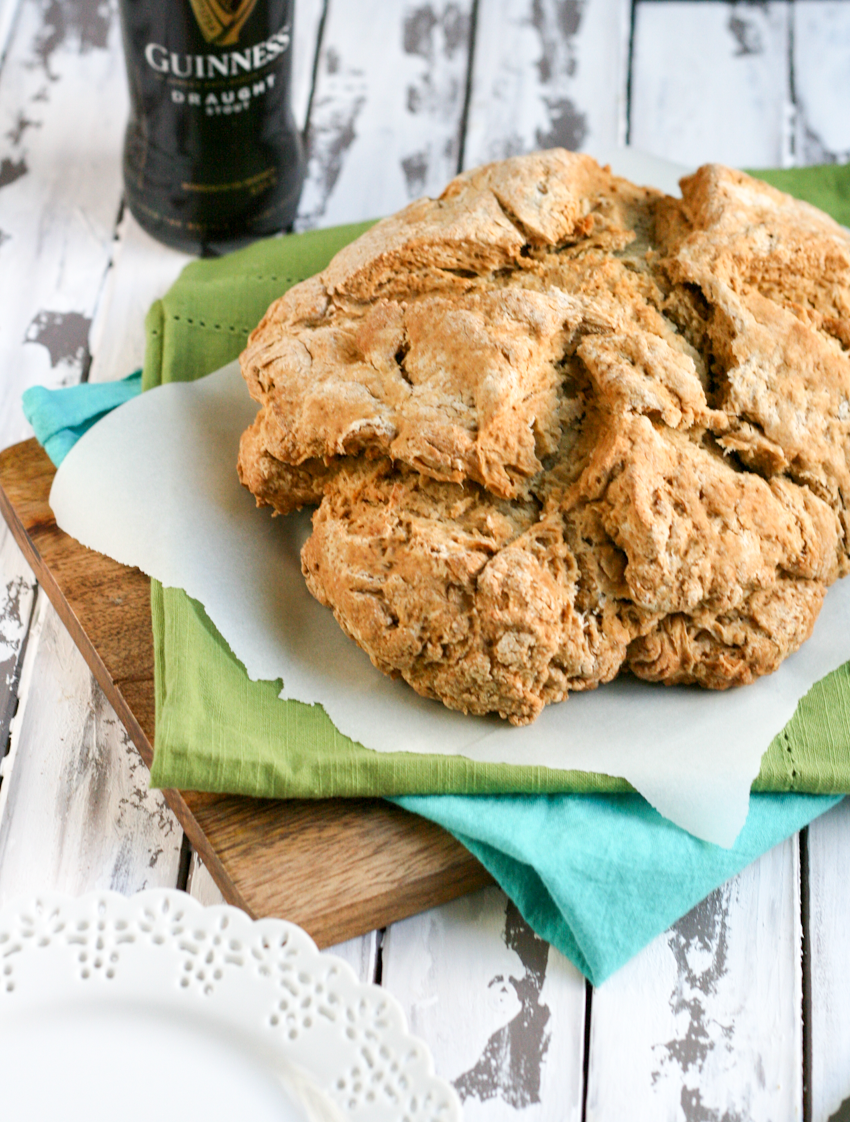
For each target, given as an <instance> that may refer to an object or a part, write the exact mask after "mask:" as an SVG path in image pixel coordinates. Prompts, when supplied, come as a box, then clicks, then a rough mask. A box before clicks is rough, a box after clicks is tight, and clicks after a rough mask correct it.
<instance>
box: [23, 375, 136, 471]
mask: <svg viewBox="0 0 850 1122" xmlns="http://www.w3.org/2000/svg"><path fill="white" fill-rule="evenodd" d="M141 388H142V372H141V370H136V371H135V372H134V373H133V374H129V375H128V376H127V377H126V378H123V379H122V380H121V381H118V382H84V383H83V384H82V385H80V386H68V387H66V388H64V389H61V390H48V389H45V387H44V386H32V387H31V388H30V389H28V390H24V394H23V397H22V398H21V403H22V405H23V407H24V416H25V417H26V419H27V420H28V421H29V423H30V424H31V425H32V427H33V429H34V430H35V435H36V439H37V440H38V442H39V444H40V445H41V446H42V447H43V448H44V450H45V452H46V453H47V454H48V456H49V457H50V459H51V460H52V461H53V463H54V464H55V466H56V467H59V465H60V464H61V463H62V461H63V460H64V459H65V457H66V456H67V454H68V453H69V452H70V450H71V449H72V448H73V447H74V445H75V444H76V443H77V441H78V440H79V439H80V437H81V436H82V435H83V433H84V432H88V430H89V429H90V428H91V427H92V425H94V424H96V423H97V422H98V421H99V420H100V418H101V417H103V416H105V415H106V414H107V413H109V412H110V411H111V410H112V409H115V407H116V406H118V405H123V404H124V402H125V401H129V400H130V398H131V397H135V396H136V394H137V393H139V392H140V390H141Z"/></svg>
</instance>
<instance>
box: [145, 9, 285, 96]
mask: <svg viewBox="0 0 850 1122" xmlns="http://www.w3.org/2000/svg"><path fill="white" fill-rule="evenodd" d="M291 41H292V36H291V34H290V25H289V24H285V25H284V26H283V27H282V28H281V29H280V30H279V31H276V32H275V34H274V35H272V36H270V37H269V38H268V39H264V40H263V41H262V42H260V43H254V44H253V45H252V46H250V47H246V48H245V49H244V50H241V51H239V50H235V51H224V52H220V53H218V54H203V55H201V54H193V55H190V54H180V53H178V52H177V51H170V50H168V48H167V47H165V46H163V45H162V44H161V43H148V44H147V45H146V46H145V51H144V57H145V62H146V63H147V65H148V66H149V67H150V69H151V70H153V71H154V72H155V73H156V74H157V75H160V76H161V77H162V78H164V79H165V80H166V81H167V82H168V84H169V85H170V86H171V100H172V101H173V102H174V104H175V105H187V106H190V107H195V108H196V109H199V110H201V111H202V112H204V113H205V114H206V116H208V117H218V116H222V115H224V116H229V115H230V114H232V113H239V112H241V111H242V110H243V109H245V108H247V106H248V104H249V103H250V101H251V100H252V99H253V98H256V97H261V96H262V95H263V94H265V93H267V92H268V91H269V90H271V89H272V88H273V86H274V82H275V74H274V64H275V63H276V62H277V61H278V60H279V59H280V57H281V56H282V55H283V54H285V53H286V51H288V50H289V46H290V43H291Z"/></svg>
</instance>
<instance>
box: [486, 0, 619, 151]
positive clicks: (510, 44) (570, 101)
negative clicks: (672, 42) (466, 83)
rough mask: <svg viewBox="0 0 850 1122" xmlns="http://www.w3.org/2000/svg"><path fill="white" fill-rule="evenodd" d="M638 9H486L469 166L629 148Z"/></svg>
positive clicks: (541, 1) (554, 2)
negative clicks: (632, 38)
mask: <svg viewBox="0 0 850 1122" xmlns="http://www.w3.org/2000/svg"><path fill="white" fill-rule="evenodd" d="M630 26H631V3H630V2H629V0H590V2H588V3H584V2H582V0H567V2H566V3H565V2H564V0H480V2H479V5H478V21H477V24H476V33H475V57H474V73H473V86H472V89H473V94H472V97H471V99H470V105H469V118H468V125H467V133H466V142H465V146H464V164H465V166H466V167H474V166H475V165H476V164H480V163H485V162H487V161H489V160H496V159H501V158H503V157H505V156H510V155H515V154H516V153H519V152H529V151H532V150H533V149H535V148H551V147H555V146H563V147H567V148H570V149H574V150H575V149H581V150H583V151H586V152H590V153H591V154H593V153H594V151H598V150H600V149H606V150H607V149H610V148H611V147H613V146H615V145H617V144H622V143H623V142H624V141H625V132H626V86H627V79H628V42H629V32H630Z"/></svg>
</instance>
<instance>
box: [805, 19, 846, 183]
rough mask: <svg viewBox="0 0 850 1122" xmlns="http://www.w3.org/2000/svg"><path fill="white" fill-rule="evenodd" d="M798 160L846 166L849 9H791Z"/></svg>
mask: <svg viewBox="0 0 850 1122" xmlns="http://www.w3.org/2000/svg"><path fill="white" fill-rule="evenodd" d="M793 20H794V92H795V96H796V105H797V114H796V126H797V128H796V156H797V163H799V164H823V163H833V162H837V163H846V162H847V161H848V160H850V114H848V112H847V108H848V106H850V65H848V60H850V5H848V4H846V3H844V0H806V2H805V3H798V4H795V5H794V10H793Z"/></svg>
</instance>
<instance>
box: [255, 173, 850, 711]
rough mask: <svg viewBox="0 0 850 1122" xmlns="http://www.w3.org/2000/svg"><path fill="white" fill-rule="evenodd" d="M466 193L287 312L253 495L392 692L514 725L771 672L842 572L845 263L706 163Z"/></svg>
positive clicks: (377, 230)
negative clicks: (627, 691)
mask: <svg viewBox="0 0 850 1122" xmlns="http://www.w3.org/2000/svg"><path fill="white" fill-rule="evenodd" d="M682 192H683V198H682V199H681V200H676V199H671V198H667V197H665V196H663V195H662V194H660V193H659V192H657V191H653V190H650V189H647V188H642V187H636V186H634V185H632V184H629V183H627V182H626V181H624V180H622V179H618V178H616V177H615V176H613V175H611V173H610V172H609V171H608V170H607V169H603V168H599V167H598V165H596V164H595V163H594V161H592V160H591V159H590V158H589V157H586V156H579V155H574V154H571V153H567V152H562V151H553V152H543V153H537V154H534V155H533V156H528V157H517V158H514V159H511V160H507V161H503V162H501V163H498V164H491V165H488V166H487V167H484V168H479V169H476V170H474V171H472V172H469V173H466V174H464V175H462V176H459V177H458V178H457V179H456V180H454V181H453V182H452V183H451V184H450V185H449V187H448V188H447V189H446V191H445V192H444V194H443V195H442V196H441V198H440V199H437V200H430V199H423V200H420V201H418V202H416V203H413V204H411V206H410V207H408V208H406V209H405V210H404V211H402V212H400V213H399V214H398V215H394V216H393V217H392V218H389V219H386V220H385V221H384V222H381V223H378V224H377V225H376V226H375V227H373V229H372V230H370V231H369V232H368V233H367V234H366V235H364V236H363V237H362V238H360V239H359V240H358V241H357V242H354V243H353V244H352V245H351V246H349V247H347V248H346V249H344V250H343V251H342V252H341V253H340V254H338V255H337V256H336V257H335V258H334V260H333V261H332V262H331V264H330V265H329V266H328V268H327V269H326V270H325V272H324V273H322V274H320V275H319V276H318V277H314V278H312V279H310V280H308V281H305V282H304V283H303V284H300V285H296V286H295V287H294V288H293V289H291V290H290V291H289V292H288V293H286V294H285V295H284V296H283V297H281V299H280V300H278V301H276V302H275V304H273V305H272V307H271V308H270V309H269V311H268V313H267V314H266V316H265V317H264V319H263V321H262V322H261V324H260V325H259V327H258V328H257V329H256V331H255V332H254V333H253V334H252V336H251V338H250V340H249V343H248V346H247V348H246V350H245V352H244V354H243V356H242V369H243V373H244V375H245V379H246V381H247V384H248V387H249V389H250V392H251V393H252V395H253V396H254V397H255V398H256V400H257V401H258V402H259V403H260V405H261V409H260V412H259V414H258V417H257V421H256V422H255V424H254V425H253V426H252V427H251V428H250V429H249V430H248V431H247V432H246V433H245V435H244V437H243V441H242V448H241V451H240V461H239V471H240V477H241V478H242V480H243V482H244V483H245V484H246V485H247V486H248V487H249V488H250V489H251V490H252V492H253V493H254V494H255V495H256V496H257V500H258V503H261V504H262V503H268V504H269V505H271V506H272V507H273V508H274V509H275V510H276V511H278V512H280V513H287V512H288V511H290V510H293V509H295V508H296V507H300V506H303V505H318V510H317V511H316V514H315V515H314V530H313V534H312V537H311V538H310V539H309V541H308V542H307V544H306V545H305V547H304V550H303V553H302V562H303V569H304V573H305V576H306V579H307V583H308V586H309V588H310V590H311V592H312V593H313V594H314V595H315V596H316V597H317V598H318V599H319V600H320V601H321V602H322V603H324V604H327V605H328V606H329V607H331V608H332V609H333V611H334V613H335V615H336V617H337V619H338V620H339V622H340V624H341V626H342V627H343V629H344V630H345V631H346V632H347V633H348V634H349V635H350V636H351V637H352V638H354V639H355V640H356V641H357V642H358V643H359V644H360V645H361V646H362V647H363V648H364V649H365V650H366V651H367V652H368V653H369V655H370V657H371V658H372V661H373V662H374V663H375V665H376V666H378V667H379V668H380V669H381V670H383V671H384V672H386V673H389V674H392V675H401V676H403V677H404V678H405V679H406V680H407V681H408V682H410V684H411V685H412V686H413V688H414V689H416V690H417V691H418V692H420V693H422V694H424V695H425V696H428V697H435V698H439V699H440V700H441V701H443V702H444V703H445V704H446V705H448V706H450V707H451V708H455V709H460V710H462V711H464V712H470V713H488V712H497V713H500V714H501V715H502V716H504V717H506V718H507V719H509V720H510V721H512V722H513V723H515V724H523V723H526V722H528V721H530V720H533V719H534V717H535V716H536V715H537V714H538V713H539V712H540V710H541V709H542V707H543V705H544V704H546V703H548V702H552V701H558V700H562V699H563V698H565V697H566V696H567V694H568V693H569V691H571V690H577V689H589V688H593V687H595V686H596V685H598V684H599V683H601V682H606V681H609V680H610V679H611V678H613V677H614V676H615V675H616V674H617V673H618V672H620V671H621V670H630V671H631V672H632V673H634V674H637V675H638V676H640V677H643V678H646V679H649V680H652V681H663V682H668V683H674V682H680V683H682V682H697V683H699V684H701V685H704V686H708V687H710V688H715V689H718V688H725V687H726V686H729V685H733V684H744V683H747V682H750V681H752V680H753V679H754V678H756V677H758V676H759V675H761V674H765V673H769V672H770V671H772V670H774V669H775V668H776V667H777V666H778V665H779V663H780V662H781V661H782V659H783V658H784V657H786V655H787V654H789V653H790V652H791V651H793V650H795V649H796V648H797V647H798V646H799V645H800V643H802V642H803V641H804V640H805V639H806V638H807V637H808V635H809V634H810V633H811V629H812V626H813V624H814V621H815V619H816V617H817V614H818V611H819V610H820V605H821V602H822V600H823V596H824V592H825V589H826V587H827V586H828V585H829V584H830V583H831V582H832V581H833V580H835V579H836V577H837V576H839V575H843V574H844V573H845V572H847V571H848V568H850V549H849V548H848V516H847V513H846V509H845V496H847V495H848V494H850V474H848V473H849V472H850V467H848V448H850V445H849V444H848V436H850V431H848V430H850V356H848V347H850V238H848V235H847V234H846V233H845V232H844V231H843V230H842V228H841V227H839V226H837V225H836V224H835V223H834V222H832V220H831V219H829V218H828V217H827V216H826V215H823V214H821V213H820V212H819V211H817V210H815V209H814V208H812V207H809V206H807V205H806V204H803V203H800V202H797V201H795V200H793V199H791V198H789V197H788V196H786V195H783V194H782V193H781V192H778V191H776V190H774V189H773V188H770V187H768V186H766V185H765V184H763V183H760V182H758V181H756V180H753V179H751V178H749V177H748V176H746V175H743V174H742V173H740V172H735V171H731V170H729V169H727V168H722V167H718V166H714V165H709V166H706V167H704V168H701V169H700V170H699V171H698V172H697V173H695V175H693V176H691V177H689V178H687V179H685V180H683V181H682Z"/></svg>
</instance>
